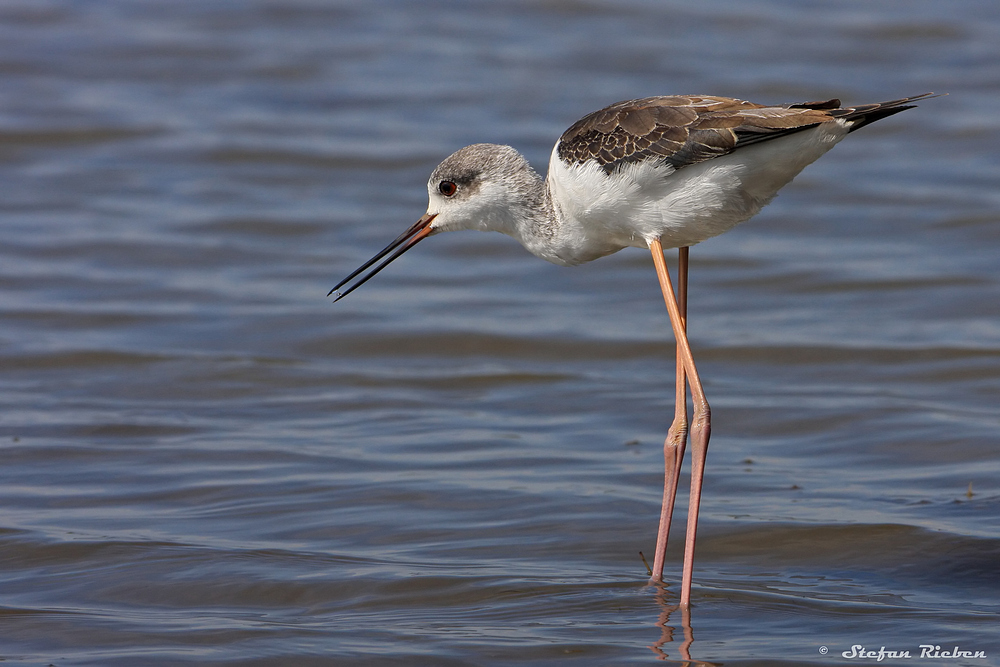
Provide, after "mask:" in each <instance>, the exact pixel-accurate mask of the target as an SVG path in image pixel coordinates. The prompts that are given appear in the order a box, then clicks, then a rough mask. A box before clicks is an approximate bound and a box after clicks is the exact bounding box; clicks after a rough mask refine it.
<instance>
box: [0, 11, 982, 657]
mask: <svg viewBox="0 0 1000 667" xmlns="http://www.w3.org/2000/svg"><path fill="white" fill-rule="evenodd" d="M998 62H1000V4H997V3H995V2H992V1H990V0H953V1H952V2H947V3H943V2H939V1H936V0H906V1H902V0H898V1H897V0H887V1H884V2H878V3H873V2H865V1H861V0H856V1H855V0H848V1H846V2H831V1H821V0H815V1H812V0H745V1H741V2H736V1H734V0H728V1H726V0H708V1H701V2H697V3H695V2H663V1H661V0H629V1H625V2H619V1H616V2H612V1H610V0H589V1H582V0H581V1H574V0H553V1H548V2H518V1H514V0H499V1H495V2H453V1H444V0H441V1H431V2H420V3H414V2H402V1H398V2H397V1H391V0H389V1H384V2H382V1H378V2H358V1H347V0H345V1H341V2H337V1H329V2H326V1H320V0H280V1H279V0H256V1H254V0H232V1H222V0H172V1H171V2H153V1H142V0H120V1H115V0H95V1H90V2H77V1H71V0H63V1H57V0H52V1H46V0H31V1H28V0H24V1H20V0H7V1H5V2H3V3H2V5H0V562H2V567H0V609H2V611H3V618H4V621H3V629H2V631H0V659H2V660H3V661H4V664H5V665H49V664H53V665H57V666H59V667H65V666H68V665H136V664H142V665H184V664H192V665H290V664H294V665H314V664H315V665H327V664H337V665H382V664H385V663H386V662H387V661H388V660H394V661H396V662H398V663H399V664H404V665H456V666H457V665H504V664H511V665H514V664H516V665H534V664H548V663H550V662H555V661H557V660H566V659H570V660H574V661H575V664H593V665H610V664H614V665H631V664H647V663H653V662H655V661H658V660H668V661H673V660H681V659H682V658H685V657H688V656H690V657H691V658H692V659H694V660H700V661H709V662H713V661H714V662H725V663H726V664H727V665H741V664H744V665H749V664H762V662H761V661H764V662H766V664H781V663H782V662H783V661H784V662H785V663H786V664H795V665H805V664H830V662H832V661H837V660H842V659H843V658H841V657H840V656H841V653H842V652H843V651H848V650H850V648H851V646H853V645H856V644H861V645H864V646H866V648H868V649H875V650H878V648H879V647H881V646H885V647H886V648H887V649H888V650H910V651H911V652H912V653H913V655H914V656H917V655H918V654H919V648H918V647H919V645H920V644H936V645H941V646H942V648H943V649H948V650H950V648H951V647H952V646H955V645H957V646H960V647H961V648H962V649H968V650H972V651H985V652H986V654H987V656H988V658H987V659H985V660H983V659H978V660H975V661H970V662H969V663H968V664H973V663H974V664H977V665H981V664H1000V662H997V660H1000V658H997V656H1000V643H998V641H997V638H996V632H995V628H996V613H997V611H998V606H997V599H998V597H997V593H998V583H997V582H998V581H1000V580H998V578H997V576H996V567H997V565H996V564H997V563H998V562H1000V463H998V461H1000V459H998V456H997V449H998V432H1000V409H998V405H1000V318H998V304H1000V275H998V274H1000V251H998V242H1000V212H998V210H1000V208H998V205H1000V195H998V193H1000V187H998V186H1000V159H998V157H997V156H998V155H1000V140H998V134H997V129H998V126H1000V116H998V114H997V104H998V98H997V95H998V92H1000V67H998V64H997V63H998ZM930 91H934V92H937V93H948V94H949V95H948V96H947V97H940V98H936V99H931V100H926V101H923V102H921V103H920V108H918V109H914V110H910V111H906V112H904V113H902V114H900V115H897V116H894V117H892V118H890V119H886V120H884V121H881V122H879V123H878V124H876V125H873V126H871V127H869V128H865V129H864V130H862V131H860V132H858V133H856V134H852V135H851V136H850V137H849V138H848V139H847V140H845V141H844V142H843V143H842V144H840V145H839V146H837V147H836V148H835V149H834V150H833V151H832V152H830V153H829V154H827V155H826V156H825V157H824V158H822V159H821V160H820V161H819V162H817V163H816V164H814V165H812V166H810V167H809V168H808V169H807V170H806V171H805V172H804V173H803V174H802V175H801V176H800V177H799V178H797V179H796V181H795V182H794V183H793V184H791V185H790V186H788V187H787V188H786V189H785V190H783V191H782V193H781V195H780V196H779V197H778V198H777V199H776V200H775V201H774V202H773V203H772V204H771V205H770V206H769V207H768V208H766V209H765V210H764V212H763V213H762V214H760V215H759V216H758V217H757V218H755V219H754V220H752V221H751V222H748V223H746V224H745V225H743V226H741V227H739V228H737V229H736V230H734V231H732V232H730V233H729V234H726V235H724V236H721V237H718V238H716V239H712V240H710V241H707V242H705V243H703V244H701V245H698V246H696V247H695V248H693V249H692V253H691V256H692V267H691V297H690V298H691V306H690V335H691V339H692V343H693V346H694V352H695V356H696V359H698V360H699V362H700V363H699V368H700V370H701V373H702V377H703V379H704V381H705V388H706V392H707V394H708V397H709V400H710V401H711V402H712V406H713V409H714V413H713V416H714V424H713V426H714V429H713V436H714V437H713V439H712V444H711V449H710V451H709V459H708V472H707V475H706V480H705V497H704V500H703V504H702V523H701V532H700V540H699V550H698V562H697V567H696V571H695V589H694V595H693V602H694V606H693V609H692V613H691V617H690V621H689V623H688V624H687V627H684V625H685V623H683V619H681V618H680V616H679V614H677V613H673V614H672V613H671V605H672V604H674V603H675V602H676V595H677V589H678V585H679V577H680V563H681V553H680V545H681V542H682V540H680V539H678V537H679V536H680V532H681V531H682V530H683V517H684V512H685V506H684V503H683V500H682V502H681V505H680V507H679V508H678V517H680V520H679V521H676V522H675V528H676V531H677V532H676V533H675V537H674V540H673V543H672V545H671V549H670V552H669V554H668V560H667V572H666V579H667V580H666V582H665V583H666V585H665V586H664V587H663V588H657V587H650V586H648V585H647V581H648V575H647V573H646V569H645V567H644V566H643V564H642V561H641V560H640V557H639V552H640V551H642V552H644V553H645V554H646V555H647V556H649V557H650V558H651V554H652V551H653V547H654V541H655V533H656V525H657V519H658V513H659V503H660V497H661V493H662V470H663V457H662V442H663V437H664V435H665V434H666V430H667V427H668V425H669V423H670V419H671V417H672V400H673V372H674V371H673V346H672V339H671V334H670V327H669V322H668V319H667V316H666V312H665V309H664V307H663V302H662V299H661V297H660V294H659V291H658V287H657V283H656V279H655V276H654V273H653V269H652V265H651V262H650V259H649V256H648V253H647V252H643V251H640V250H636V249H628V250H625V251H623V252H621V253H618V254H616V255H613V256H611V257H608V258H604V259H602V260H600V261H598V262H593V263H591V264H588V265H584V266H581V267H577V268H573V269H567V268H561V267H557V266H554V265H549V264H546V263H545V262H543V261H541V260H538V259H537V258H535V257H532V256H531V255H529V254H528V253H527V252H525V251H524V250H523V249H522V248H521V247H520V246H519V245H518V244H517V243H516V242H515V241H513V240H512V239H509V238H506V237H503V236H501V235H498V234H493V235H486V234H475V233H471V232H469V233H464V234H449V235H443V236H438V237H435V238H433V239H431V240H428V241H426V242H425V243H422V244H421V245H420V247H419V248H418V249H416V250H414V251H413V252H411V253H409V254H407V256H406V257H405V258H403V259H401V260H399V261H397V262H396V263H394V264H393V266H392V267H391V268H389V269H387V270H386V271H384V272H383V273H382V274H380V275H379V276H378V278H376V279H374V280H373V281H371V282H370V283H368V284H366V285H365V286H364V287H363V288H362V289H360V290H359V291H357V292H355V293H354V294H352V295H351V296H350V297H349V298H347V299H345V300H343V301H341V302H339V303H337V304H336V305H332V304H331V302H330V299H327V298H325V295H326V293H327V291H328V290H329V289H330V288H331V287H332V286H333V285H334V284H335V283H336V282H337V281H338V280H340V278H342V277H344V276H345V275H347V274H348V273H349V272H350V271H352V270H353V269H354V268H356V267H357V266H358V265H360V264H361V263H362V262H363V261H364V260H366V259H368V258H369V257H370V256H371V255H373V254H374V253H375V252H376V251H377V250H379V249H381V248H382V247H383V246H384V245H385V244H386V243H388V242H389V241H390V240H391V239H392V238H394V237H395V236H396V235H397V234H398V233H399V232H401V231H402V230H403V229H404V228H405V227H407V226H409V225H410V224H412V223H413V222H414V221H415V220H416V219H417V218H418V217H419V216H420V215H421V214H422V213H423V212H424V210H425V207H426V196H427V195H426V189H425V184H426V179H427V177H428V175H429V173H430V171H431V170H432V169H433V168H434V166H435V165H436V164H437V163H438V162H439V161H440V160H441V159H443V158H444V157H445V156H447V155H448V154H449V153H451V152H452V151H454V150H456V149H458V148H460V147H461V146H463V145H465V144H468V143H474V142H495V143H508V144H511V145H513V146H515V147H516V148H518V149H519V150H521V151H522V152H523V153H524V154H525V156H526V157H527V158H528V159H529V160H530V161H531V162H532V163H533V164H534V165H535V166H536V168H537V169H538V170H539V171H540V172H542V173H544V172H545V169H546V163H547V160H548V156H549V152H550V151H551V148H552V145H553V143H554V142H555V140H556V139H557V138H558V136H559V135H560V133H561V132H562V131H563V130H564V129H565V128H567V127H568V126H569V125H571V124H572V123H573V122H574V121H576V120H577V119H578V118H580V117H581V116H583V115H584V114H586V113H588V112H590V111H593V110H595V109H598V108H600V107H602V106H604V105H606V104H609V103H612V102H615V101H618V100H622V99H629V98H636V97H644V96H649V95H657V94H671V93H679V94H686V93H692V94H714V95H724V96H730V97H738V98H744V99H749V100H751V101H755V102H762V103H776V104H780V103H791V102H801V101H806V100H819V99H828V98H831V97H839V98H841V99H842V100H843V102H844V103H845V104H861V103H868V102H876V101H883V100H889V99H895V98H898V97H903V96H906V95H914V94H919V93H924V92H930ZM670 259H671V263H672V260H673V256H672V253H671V257H670ZM685 479H686V478H685ZM684 483H685V484H686V481H685V482H684ZM682 496H686V494H685V493H683V492H682ZM685 639H686V640H687V641H685ZM821 647H826V651H827V652H826V653H824V651H823V648H821ZM949 664H963V663H960V662H954V661H952V662H950V663H949Z"/></svg>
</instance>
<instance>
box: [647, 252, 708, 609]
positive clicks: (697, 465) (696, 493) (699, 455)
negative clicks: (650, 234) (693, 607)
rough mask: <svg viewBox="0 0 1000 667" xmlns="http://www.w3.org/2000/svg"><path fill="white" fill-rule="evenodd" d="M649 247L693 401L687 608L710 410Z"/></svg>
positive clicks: (684, 582) (664, 276) (666, 280)
mask: <svg viewBox="0 0 1000 667" xmlns="http://www.w3.org/2000/svg"><path fill="white" fill-rule="evenodd" d="M649 249H650V252H652V254H653V264H654V266H655V267H656V275H657V278H658V279H659V281H660V289H661V291H662V292H663V300H664V302H665V303H666V305H667V312H668V313H669V314H670V324H671V326H672V327H673V330H674V338H675V339H676V340H677V350H678V357H683V366H684V371H685V373H686V375H687V382H688V383H689V384H690V387H691V400H692V402H693V404H694V413H693V414H692V419H691V427H692V428H691V495H690V500H689V502H688V519H687V535H686V536H685V540H684V569H683V575H682V579H681V600H680V604H681V607H687V606H689V605H690V604H691V581H692V578H693V575H694V544H695V538H696V536H697V532H698V510H699V508H700V505H701V484H702V479H703V478H704V474H705V457H706V455H707V453H708V439H709V437H710V436H711V433H712V412H711V408H709V405H708V401H707V400H706V398H705V392H704V390H703V389H702V386H701V378H699V377H698V369H696V368H695V365H694V357H693V356H692V354H691V346H690V344H689V343H688V339H687V332H686V330H685V329H686V327H685V324H686V320H685V319H684V318H682V317H681V312H680V308H679V306H678V304H677V298H676V297H675V295H674V290H673V286H672V285H671V283H670V274H669V273H668V272H667V263H666V260H665V259H664V257H663V245H662V244H661V243H660V240H659V239H653V240H652V241H650V243H649Z"/></svg>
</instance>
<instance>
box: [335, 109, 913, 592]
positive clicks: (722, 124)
mask: <svg viewBox="0 0 1000 667" xmlns="http://www.w3.org/2000/svg"><path fill="white" fill-rule="evenodd" d="M932 95H933V93H925V94H923V95H915V96H913V97H906V98H903V99H899V100H892V101H890V102H881V103H878V104H864V105H861V106H856V107H841V105H840V100H837V99H832V100H827V101H825V102H804V103H801V104H788V105H783V106H767V105H762V104H753V103H751V102H744V101H742V100H735V99H729V98H726V97H712V96H708V95H677V96H666V97H648V98H645V99H638V100H628V101H626V102H619V103H617V104H612V105H611V106H609V107H605V108H604V109H601V110H600V111H595V112H594V113H592V114H589V115H588V116H585V117H583V118H582V119H580V120H579V121H577V122H576V123H575V124H574V125H573V126H572V127H570V128H569V129H568V130H566V132H565V133H563V135H562V136H561V137H560V138H559V141H557V142H556V145H555V147H554V148H553V149H552V155H551V158H550V159H549V173H548V176H547V177H546V178H545V179H544V180H543V179H542V178H541V177H540V176H539V175H538V174H537V173H536V172H535V171H534V170H533V169H532V168H531V166H530V165H529V164H528V162H527V160H525V159H524V157H522V156H521V154H520V153H518V152H517V151H516V150H514V149H513V148H511V147H510V146H500V145H496V144H474V145H472V146H466V147H465V148H462V149H461V150H458V151H456V152H455V153H453V154H452V155H450V156H448V157H447V158H446V159H445V160H444V162H442V163H441V164H439V165H438V166H437V168H436V169H435V170H434V172H433V173H432V174H431V177H430V179H429V180H428V181H427V193H428V196H429V198H430V203H429V204H428V206H427V213H425V214H424V216H423V217H421V218H420V220H418V221H417V222H416V223H415V224H414V225H413V226H411V227H410V228H409V229H407V230H406V231H404V232H403V233H402V234H400V235H399V237H397V238H396V240H394V241H393V242H392V243H390V244H389V245H388V246H386V247H385V248H384V249H383V250H382V251H381V252H379V253H378V254H377V255H375V256H374V257H373V258H372V259H371V260H369V261H368V262H366V263H365V264H364V265H362V266H361V267H360V268H358V270H357V271H355V272H354V273H352V274H351V275H349V276H348V277H347V278H345V279H344V280H342V281H341V282H340V284H338V285H337V286H336V287H334V288H333V289H332V290H330V294H334V293H335V292H336V293H337V299H336V300H339V299H342V298H344V297H345V296H347V295H348V294H350V293H351V292H352V291H354V290H355V289H357V288H358V287H359V286H361V285H362V284H363V283H365V282H366V281H367V280H368V279H370V278H371V277H372V276H374V275H375V274H376V273H378V272H379V271H381V270H382V269H384V268H385V267H386V266H387V265H388V264H389V263H390V262H392V261H393V260H394V259H396V258H397V257H399V256H400V255H402V254H403V253H404V252H406V251H407V250H409V249H410V248H412V247H413V246H415V245H416V244H417V243H418V242H420V241H421V240H422V239H424V238H426V237H428V236H431V235H433V234H436V233H438V232H449V231H456V230H460V229H475V230H480V231H495V232H502V233H504V234H507V235H508V236H513V237H514V238H515V239H517V240H518V241H520V242H521V244H522V245H523V246H524V247H525V248H527V249H528V250H529V251H530V252H531V253H533V254H535V255H537V256H538V257H541V258H542V259H546V260H548V261H550V262H553V263H555V264H560V265H563V266H572V265H574V264H580V263H582V262H589V261H591V260H593V259H597V258H598V257H603V256H605V255H609V254H611V253H613V252H617V251H619V250H621V249H622V248H626V247H638V248H648V249H649V250H650V251H651V252H652V255H653V264H654V266H655V268H656V275H657V277H658V279H659V282H660V288H661V290H662V292H663V298H664V301H665V302H666V305H667V311H668V313H669V315H670V323H671V326H672V328H673V333H674V338H675V340H676V343H677V351H676V364H677V375H676V384H675V410H674V420H673V423H672V424H671V426H670V430H669V431H668V433H667V439H666V441H665V443H664V458H665V466H664V467H665V476H664V491H663V505H662V509H661V513H660V528H659V533H658V535H657V540H656V555H655V559H654V563H653V580H654V581H657V582H658V581H661V580H662V577H663V561H664V554H665V552H666V548H667V533H668V532H669V529H670V521H671V517H672V515H673V508H674V498H675V497H676V492H677V483H678V478H679V475H680V467H681V461H682V460H683V457H684V449H685V447H686V443H687V437H688V414H687V390H688V387H689V386H690V390H691V400H692V405H693V412H692V415H691V423H690V435H691V449H692V453H691V495H690V501H689V504H688V519H687V535H686V538H685V542H684V566H683V573H682V579H681V595H680V605H681V606H682V607H688V606H689V605H690V601H691V579H692V576H693V571H694V545H695V536H696V534H697V529H698V508H699V504H700V502H701V485H702V479H703V476H704V471H705V455H706V452H707V451H708V439H709V434H710V432H711V412H710V410H709V406H708V401H707V400H705V393H704V391H702V385H701V380H700V379H699V378H698V372H697V370H696V369H695V364H694V359H693V357H692V356H691V347H690V345H689V344H688V339H687V272H688V248H689V246H693V245H694V244H696V243H699V242H701V241H704V240H705V239H708V238H711V237H713V236H717V235H719V234H721V233H723V232H725V231H728V230H730V229H732V228H733V227H735V226H736V225H737V224H739V223H741V222H743V221H744V220H747V219H749V218H750V217H752V216H753V215H755V214H756V213H757V212H758V211H760V209H761V208H762V207H763V206H764V205H765V204H767V203H768V202H769V201H771V199H772V198H774V196H775V194H777V192H778V190H779V189H781V187H782V186H784V185H785V184H787V183H788V182H789V181H791V180H792V179H793V178H794V177H795V176H796V175H797V174H798V173H799V172H800V171H802V169H804V168H805V166H806V165H808V164H809V163H811V162H813V161H814V160H816V159H817V158H819V157H820V156H821V155H823V153H825V152H827V151H828V150H830V149H831V148H833V146H834V144H836V143H837V142H838V141H840V140H841V139H843V138H844V137H845V136H847V135H848V134H849V133H850V132H853V131H854V130H857V129H859V128H862V127H864V126H865V125H868V124H869V123H873V122H875V121H877V120H880V119H882V118H885V117H887V116H891V115H893V114H895V113H899V112H900V111H904V110H906V109H911V108H913V106H914V105H912V104H910V103H911V102H913V101H915V100H920V99H923V98H926V97H930V96H932ZM664 248H678V265H677V272H678V282H677V293H676V295H675V293H674V289H673V286H672V285H671V282H670V276H669V274H668V273H667V266H666V262H665V260H664V254H663V249H664ZM373 267H374V268H373ZM369 269H370V270H369ZM366 271H367V273H365V272H366ZM352 281H353V282H352ZM345 286H347V287H346V289H343V290H342V291H341V289H342V288H344V287H345ZM328 296H329V295H328Z"/></svg>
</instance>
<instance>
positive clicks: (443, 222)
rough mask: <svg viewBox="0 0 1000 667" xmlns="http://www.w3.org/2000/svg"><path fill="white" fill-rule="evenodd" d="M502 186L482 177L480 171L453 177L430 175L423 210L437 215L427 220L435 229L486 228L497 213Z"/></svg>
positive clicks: (489, 227)
mask: <svg viewBox="0 0 1000 667" xmlns="http://www.w3.org/2000/svg"><path fill="white" fill-rule="evenodd" d="M502 191H503V187H502V186H500V185H499V184H498V183H495V182H490V181H484V180H483V179H482V175H481V174H476V175H474V176H472V177H471V178H469V177H468V176H465V177H463V178H461V179H458V178H457V177H456V178H455V180H452V179H450V178H448V177H447V176H443V177H442V176H437V175H436V176H432V177H431V179H430V180H429V181H428V182H427V199H428V202H427V213H428V214H435V215H436V216H437V217H435V218H434V221H433V222H432V223H431V227H432V228H433V229H434V230H435V231H442V232H450V231H456V230H459V229H475V230H482V231H488V230H491V229H495V226H494V225H493V224H492V223H494V222H495V219H496V217H497V212H498V209H497V205H498V203H499V202H500V201H501V200H502V197H503V194H502Z"/></svg>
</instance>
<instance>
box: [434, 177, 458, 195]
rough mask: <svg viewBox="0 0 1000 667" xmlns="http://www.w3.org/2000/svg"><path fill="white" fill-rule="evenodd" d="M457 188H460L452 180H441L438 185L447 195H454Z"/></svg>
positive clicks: (442, 192)
mask: <svg viewBox="0 0 1000 667" xmlns="http://www.w3.org/2000/svg"><path fill="white" fill-rule="evenodd" d="M456 190H458V186H457V185H455V184H454V183H453V182H452V181H441V183H440V184H439V185H438V191H439V192H440V193H441V194H443V195H444V196H445V197H450V196H452V195H453V194H455V191H456Z"/></svg>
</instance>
